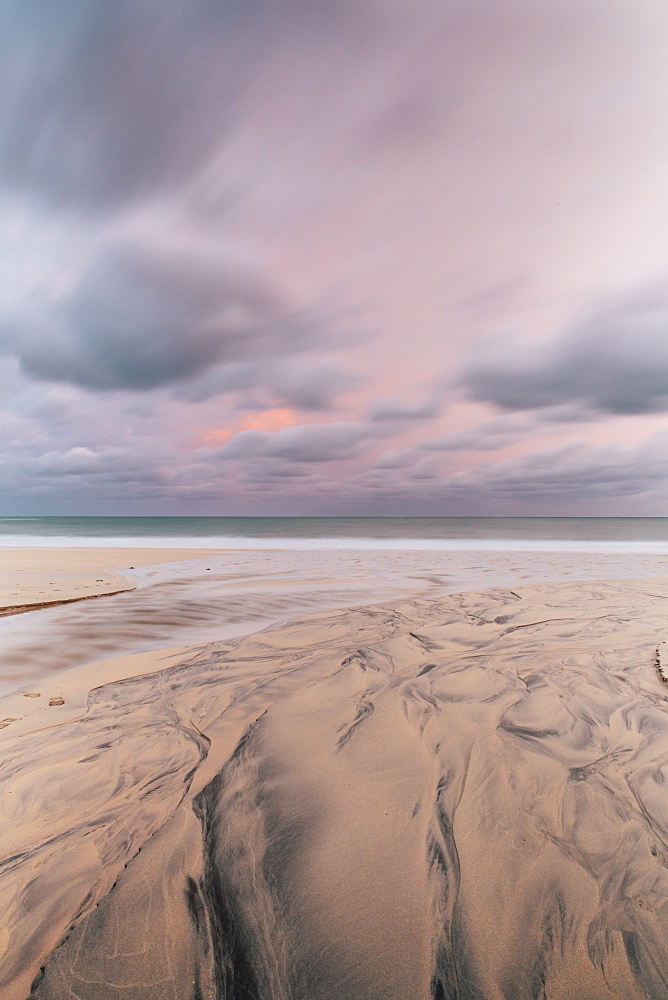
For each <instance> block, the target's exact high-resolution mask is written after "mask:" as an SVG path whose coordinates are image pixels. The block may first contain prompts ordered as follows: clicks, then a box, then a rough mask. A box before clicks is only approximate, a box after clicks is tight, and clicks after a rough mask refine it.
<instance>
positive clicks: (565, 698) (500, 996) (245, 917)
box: [0, 580, 668, 1000]
mask: <svg viewBox="0 0 668 1000" xmlns="http://www.w3.org/2000/svg"><path fill="white" fill-rule="evenodd" d="M527 626H531V627H530V628H529V627H527ZM667 632H668V582H666V583H663V584H659V583H658V582H657V581H656V580H652V581H651V582H649V581H648V582H647V583H644V582H642V581H640V582H636V583H630V582H628V581H624V583H620V584H614V583H587V584H579V585H575V584H570V583H569V584H549V585H541V586H537V587H532V588H526V589H523V590H519V591H514V592H512V593H511V592H506V591H490V592H487V593H481V594H465V595H457V596H454V597H447V598H443V599H439V600H438V601H414V602H409V603H406V604H402V605H383V606H377V607H373V608H366V609H361V610H355V611H351V612H347V613H345V614H343V613H340V612H329V613H323V614H314V615H310V616H307V617H305V618H302V619H299V620H298V621H295V622H291V623H288V624H287V625H285V626H283V627H281V628H278V629H276V630H274V631H272V632H266V633H260V634H257V635H255V636H249V637H246V638H244V639H239V640H232V641H228V642H225V643H218V644H213V645H210V646H209V647H207V648H206V649H205V650H203V651H202V652H201V653H199V654H198V655H197V656H196V657H195V658H194V659H193V660H192V661H191V662H189V663H188V664H187V665H182V666H177V667H173V668H171V669H169V670H165V671H163V672H161V673H160V674H156V675H151V676H145V677H137V678H134V679H131V680H127V681H123V682H118V683H115V684H110V685H106V686H105V687H102V688H98V689H96V690H94V691H92V692H91V695H90V697H89V705H88V710H87V712H86V713H85V715H83V716H82V717H81V718H79V719H77V720H74V721H70V722H67V723H63V724H62V725H54V726H52V727H51V728H50V729H49V730H48V732H46V731H44V730H42V731H38V732H35V733H28V734H26V735H24V736H21V737H19V736H17V737H15V738H12V737H11V729H10V730H7V731H6V732H7V733H8V734H10V735H7V736H5V732H3V743H4V754H3V765H4V766H3V779H2V780H3V783H4V788H3V792H4V795H3V802H4V803H6V804H7V807H6V812H5V834H4V835H3V847H4V848H6V850H4V851H3V854H4V856H5V857H6V859H7V860H6V861H5V862H3V864H2V866H1V867H0V901H1V903H2V912H3V914H4V939H3V940H4V955H3V958H2V963H1V965H0V996H2V998H3V1000H5V998H6V1000H25V997H27V996H28V994H30V995H31V996H33V997H35V998H40V1000H46V998H49V1000H70V998H79V1000H121V998H125V1000H130V998H132V1000H190V998H193V1000H195V998H234V1000H237V998H238V1000H242V998H243V1000H248V998H256V1000H325V998H328V1000H330V998H331V1000H399V998H401V1000H428V998H437V1000H438V998H440V1000H450V998H458V1000H482V998H485V1000H525V998H526V1000H530V998H536V1000H538V998H550V1000H599V998H600V1000H603V998H618V1000H636V998H637V1000H641V998H645V1000H646V998H650V1000H659V998H665V997H668V947H667V946H668V874H667V873H666V865H667V864H668V829H667V826H668V781H666V780H665V779H666V777H667V776H668V701H667V696H668V691H667V690H666V687H665V685H664V684H663V683H662V681H661V679H660V677H659V676H658V673H657V671H656V662H657V654H656V650H657V646H658V645H659V644H660V643H661V642H662V641H663V640H664V638H665V636H666V633H667ZM40 969H42V971H40ZM31 983H32V984H33V985H32V990H31Z"/></svg>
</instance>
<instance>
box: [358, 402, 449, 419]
mask: <svg viewBox="0 0 668 1000" xmlns="http://www.w3.org/2000/svg"><path fill="white" fill-rule="evenodd" d="M440 410H441V401H440V400H439V399H438V397H437V396H431V397H430V398H429V399H426V400H425V401H424V402H422V403H416V404H415V405H413V406H410V405H406V404H404V403H401V402H400V401H399V400H398V399H379V400H377V401H376V402H375V403H374V404H373V406H372V407H371V411H370V413H369V420H374V421H391V420H394V421H397V422H401V421H420V420H431V419H433V418H434V417H437V416H438V414H439V413H440Z"/></svg>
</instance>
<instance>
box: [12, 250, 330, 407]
mask: <svg viewBox="0 0 668 1000" xmlns="http://www.w3.org/2000/svg"><path fill="white" fill-rule="evenodd" d="M44 323H45V327H46V328H45V329H40V328H38V329H36V330H35V329H31V328H27V329H23V328H21V325H20V324H19V326H18V327H16V328H12V327H11V326H10V327H9V328H8V329H6V330H5V332H4V337H3V340H4V350H5V352H6V353H15V354H17V355H18V357H19V358H20V362H21V367H22V369H23V371H24V372H25V373H26V374H29V375H31V376H33V377H35V378H39V379H45V380H52V381H63V382H71V383H74V384H78V385H80V386H83V387H85V388H90V389H130V390H144V389H149V388H152V387H154V386H160V385H165V384H169V383H173V382H178V381H181V380H184V379H188V378H191V377H194V376H196V375H197V374H199V373H200V372H203V371H206V370H207V369H208V368H210V367H212V366H214V365H218V364H222V363H230V364H233V363H235V362H239V361H244V360H247V359H248V358H251V359H253V358H256V357H263V356H267V355H269V356H272V355H276V354H279V353H280V354H283V353H285V352H288V353H289V352H291V351H294V350H298V349H300V348H303V347H305V346H307V345H311V344H312V343H313V341H314V340H315V339H317V335H316V333H315V332H314V331H313V329H312V328H311V327H310V326H309V325H308V324H307V323H306V322H305V321H303V320H302V319H300V317H298V316H295V315H293V314H291V313H290V311H289V310H288V309H287V307H286V305H285V304H284V303H283V302H282V301H281V300H280V299H279V297H278V296H277V295H276V294H275V293H274V292H273V291H272V290H270V289H269V288H268V287H266V286H265V285H264V284H263V283H262V281H260V280H259V279H256V278H255V277H250V276H247V275H242V274H240V273H237V272H234V271H226V270H225V269H224V267H221V266H220V265H219V264H216V263H214V262H212V261H203V260H201V259H198V258H197V257H196V256H192V257H169V256H159V255H156V254H146V253H142V252H140V251H138V250H137V249H135V248H132V247H123V248H117V249H116V250H114V251H110V252H107V253H106V254H104V255H103V256H102V258H101V259H99V260H97V261H96V262H95V263H94V264H93V265H92V266H91V268H90V269H89V270H88V271H87V273H86V274H84V276H83V277H82V279H81V281H80V282H79V284H78V285H77V286H76V287H75V289H74V290H73V292H72V293H71V294H70V295H69V296H68V297H66V298H65V299H64V301H62V302H59V303H58V304H57V305H56V306H54V308H53V310H52V312H51V315H50V317H49V320H48V321H44ZM47 323H48V325H47ZM0 336H2V334H1V333H0Z"/></svg>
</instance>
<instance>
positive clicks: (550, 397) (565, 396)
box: [461, 292, 668, 419]
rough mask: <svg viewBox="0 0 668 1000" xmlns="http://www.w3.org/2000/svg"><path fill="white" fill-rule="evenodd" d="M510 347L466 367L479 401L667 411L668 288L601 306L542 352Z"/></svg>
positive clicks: (466, 376)
mask: <svg viewBox="0 0 668 1000" xmlns="http://www.w3.org/2000/svg"><path fill="white" fill-rule="evenodd" d="M506 346H507V349H506V352H505V354H504V355H500V356H498V357H497V358H493V357H492V358H489V357H487V358H485V359H484V360H482V361H475V362H473V363H471V364H469V366H468V367H467V368H466V369H465V371H464V372H463V375H462V378H461V381H462V383H463V385H464V386H465V387H466V389H467V390H468V393H469V394H470V395H471V396H472V397H473V398H474V399H478V400H484V401H487V402H490V403H494V404H496V405H497V406H500V407H503V408H504V409H509V410H511V409H516V410H517V409H519V410H527V409H534V408H544V407H558V406H561V405H563V404H571V403H572V404H576V405H577V406H579V407H580V408H581V414H580V415H581V417H585V416H586V415H587V411H590V413H591V412H598V413H608V414H633V413H659V412H663V411H666V410H668V292H661V293H656V292H654V293H651V294H647V295H646V296H638V297H634V298H633V299H629V300H627V301H625V302H620V303H618V304H616V305H614V306H610V307H607V308H605V309H602V310H600V311H598V312H596V313H594V314H592V315H591V316H590V317H589V318H588V319H587V320H585V321H584V322H583V323H581V324H580V325H578V326H576V327H575V328H573V329H572V330H571V331H570V332H569V333H568V334H567V335H566V336H564V337H563V338H562V339H560V340H558V341H557V342H556V343H555V344H553V345H552V346H550V347H549V348H546V349H545V350H544V351H542V352H541V353H537V352H535V351H534V352H533V353H532V352H531V350H530V349H529V348H527V347H526V346H524V347H523V348H522V351H521V357H519V356H518V355H519V353H520V352H519V349H518V350H516V351H513V350H512V349H511V348H510V347H509V346H508V345H506ZM565 415H566V418H567V419H573V412H572V410H569V409H566V410H565ZM557 416H558V414H557Z"/></svg>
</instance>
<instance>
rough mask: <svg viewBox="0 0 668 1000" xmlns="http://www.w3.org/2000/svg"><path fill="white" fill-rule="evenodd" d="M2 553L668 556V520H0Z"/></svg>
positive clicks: (520, 518)
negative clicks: (104, 549) (352, 551)
mask: <svg viewBox="0 0 668 1000" xmlns="http://www.w3.org/2000/svg"><path fill="white" fill-rule="evenodd" d="M0 546H9V547H11V546H20V547H32V546H38V547H42V546H53V547H56V546H62V547H70V546H118V547H119V548H120V547H133V546H137V547H141V548H147V547H165V548H209V547H211V548H232V549H253V548H262V549H267V548H270V549H332V548H334V549H339V548H357V549H367V548H374V549H421V550H434V549H451V550H456V549H499V550H500V549H526V550H534V551H565V550H571V551H591V552H595V551H601V552H606V551H607V552H612V551H620V552H624V551H628V552H631V551H636V552H661V553H666V552H668V517H0Z"/></svg>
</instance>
